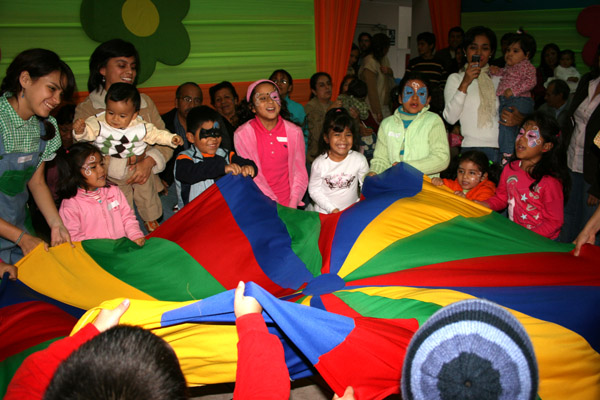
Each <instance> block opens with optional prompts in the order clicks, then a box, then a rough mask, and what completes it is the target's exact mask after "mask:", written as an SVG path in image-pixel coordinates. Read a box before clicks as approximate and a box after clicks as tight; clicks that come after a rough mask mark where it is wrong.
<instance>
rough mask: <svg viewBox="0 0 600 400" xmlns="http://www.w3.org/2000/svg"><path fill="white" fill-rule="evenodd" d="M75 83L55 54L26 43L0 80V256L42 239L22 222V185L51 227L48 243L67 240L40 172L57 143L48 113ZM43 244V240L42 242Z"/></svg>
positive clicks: (7, 257) (18, 253) (14, 255)
mask: <svg viewBox="0 0 600 400" xmlns="http://www.w3.org/2000/svg"><path fill="white" fill-rule="evenodd" d="M74 87H75V79H74V77H73V73H72V72H71V69H70V68H69V66H68V65H67V64H65V63H64V62H63V61H61V60H60V58H59V57H58V55H56V54H55V53H53V52H52V51H49V50H44V49H31V50H26V51H23V52H22V53H20V54H19V55H18V56H17V57H15V59H14V60H13V62H12V63H11V64H10V65H9V67H8V69H7V70H6V76H5V77H4V79H3V80H2V85H1V86H0V93H1V96H0V259H2V260H3V261H5V262H7V263H15V262H16V261H18V260H19V259H21V258H22V257H23V255H25V254H27V253H29V252H30V251H32V250H33V249H34V248H35V247H36V246H37V245H38V244H40V243H41V242H42V241H41V240H40V239H39V238H36V237H34V236H32V234H31V233H32V232H30V231H29V229H28V227H27V226H26V220H27V219H28V218H27V214H28V212H27V205H26V203H27V198H28V193H27V188H26V187H28V188H29V191H30V192H31V194H32V196H33V199H34V200H35V202H36V204H37V206H38V207H39V209H40V211H41V212H42V214H43V215H44V217H45V219H46V222H47V223H48V226H49V227H50V229H51V240H50V242H51V243H50V244H51V245H52V246H56V245H58V244H61V243H65V242H70V241H71V238H70V236H69V232H68V231H67V229H65V226H64V224H63V222H62V220H61V219H60V216H59V215H58V211H57V210H56V206H55V204H54V200H53V199H52V195H51V194H50V190H49V189H48V185H46V180H45V178H44V164H45V161H49V160H51V159H52V158H53V157H54V152H55V151H56V149H57V148H58V147H60V136H57V134H58V126H57V125H56V120H55V119H54V118H53V117H49V114H50V112H51V111H52V109H53V108H55V107H56V106H58V105H59V104H60V102H61V100H62V98H63V97H66V98H68V97H70V96H71V94H72V93H73V90H74ZM46 247H47V245H46Z"/></svg>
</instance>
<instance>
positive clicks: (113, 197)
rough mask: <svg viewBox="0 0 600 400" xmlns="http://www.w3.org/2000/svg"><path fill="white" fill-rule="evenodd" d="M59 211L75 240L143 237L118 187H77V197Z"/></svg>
mask: <svg viewBox="0 0 600 400" xmlns="http://www.w3.org/2000/svg"><path fill="white" fill-rule="evenodd" d="M90 193H93V194H97V195H98V196H97V197H98V198H94V197H92V196H89V194H90ZM98 200H100V202H98ZM59 214H60V217H61V218H62V220H63V222H64V224H65V227H66V228H67V230H68V231H69V234H70V235H71V240H73V241H81V240H87V239H120V238H122V237H128V238H129V239H131V240H134V239H139V238H141V237H143V236H144V234H143V233H142V231H141V230H140V225H139V223H138V221H137V219H136V218H135V214H134V213H133V210H132V209H131V208H130V207H129V204H128V203H127V199H126V198H125V195H124V194H123V192H121V189H119V187H118V186H109V187H103V188H100V189H98V191H97V192H87V193H86V191H85V190H83V189H78V190H77V194H76V195H75V197H71V198H70V199H65V200H63V201H62V204H61V205H60V210H59Z"/></svg>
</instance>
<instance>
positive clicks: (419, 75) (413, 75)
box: [398, 71, 431, 96]
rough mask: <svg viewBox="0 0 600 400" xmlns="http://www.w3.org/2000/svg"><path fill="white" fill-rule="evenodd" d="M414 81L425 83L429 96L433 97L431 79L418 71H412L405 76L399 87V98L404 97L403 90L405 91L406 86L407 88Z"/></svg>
mask: <svg viewBox="0 0 600 400" xmlns="http://www.w3.org/2000/svg"><path fill="white" fill-rule="evenodd" d="M414 80H419V81H421V82H423V83H424V84H425V86H427V95H428V96H431V83H430V82H429V79H427V76H425V75H424V74H422V73H421V72H418V71H412V72H408V73H406V74H404V77H403V78H402V80H401V81H400V84H399V85H398V96H400V95H402V90H403V89H404V86H406V84H407V83H408V81H414Z"/></svg>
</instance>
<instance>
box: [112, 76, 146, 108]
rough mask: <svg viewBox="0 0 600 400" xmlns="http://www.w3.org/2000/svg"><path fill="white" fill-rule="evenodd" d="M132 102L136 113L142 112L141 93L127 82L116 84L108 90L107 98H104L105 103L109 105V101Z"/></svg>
mask: <svg viewBox="0 0 600 400" xmlns="http://www.w3.org/2000/svg"><path fill="white" fill-rule="evenodd" d="M109 100H110V101H124V102H128V101H131V103H132V104H133V107H134V108H135V111H136V112H138V111H140V105H141V101H142V100H141V97H140V92H139V91H138V90H137V89H136V87H135V86H133V85H130V84H129V83H125V82H115V83H113V84H112V85H110V87H109V88H108V91H107V92H106V97H105V98H104V102H105V103H108V101H109Z"/></svg>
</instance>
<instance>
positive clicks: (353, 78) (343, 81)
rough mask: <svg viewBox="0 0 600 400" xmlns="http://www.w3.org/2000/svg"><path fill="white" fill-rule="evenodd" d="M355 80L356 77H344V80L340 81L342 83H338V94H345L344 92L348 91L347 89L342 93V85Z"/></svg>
mask: <svg viewBox="0 0 600 400" xmlns="http://www.w3.org/2000/svg"><path fill="white" fill-rule="evenodd" d="M355 79H357V78H356V75H346V76H344V78H343V79H342V82H341V83H340V91H339V94H346V92H347V91H348V89H346V90H345V91H344V84H345V83H346V82H348V81H350V82H351V81H353V80H355Z"/></svg>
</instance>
